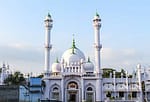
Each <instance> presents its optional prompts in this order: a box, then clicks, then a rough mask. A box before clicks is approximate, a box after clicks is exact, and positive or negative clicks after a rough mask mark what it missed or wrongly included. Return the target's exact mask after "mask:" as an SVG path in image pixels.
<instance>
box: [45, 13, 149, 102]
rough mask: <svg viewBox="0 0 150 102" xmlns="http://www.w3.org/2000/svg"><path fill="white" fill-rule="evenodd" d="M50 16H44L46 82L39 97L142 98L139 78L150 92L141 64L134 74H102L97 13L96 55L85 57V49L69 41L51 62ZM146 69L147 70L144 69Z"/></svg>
mask: <svg viewBox="0 0 150 102" xmlns="http://www.w3.org/2000/svg"><path fill="white" fill-rule="evenodd" d="M52 27H53V20H52V18H51V15H50V14H48V16H46V18H45V29H46V36H45V75H44V78H43V81H44V82H45V85H44V88H43V96H42V99H43V100H44V99H48V100H58V101H61V102H104V101H106V100H107V102H109V100H114V99H115V100H118V101H117V102H127V100H133V101H132V102H135V101H136V102H143V92H142V80H143V81H145V82H146V85H147V86H145V90H147V93H146V96H150V93H149V91H150V77H149V76H150V75H149V74H146V72H145V74H142V72H141V65H140V64H139V65H137V70H136V71H135V72H134V73H133V77H132V78H129V77H128V73H126V77H123V75H121V77H120V78H116V77H115V76H116V72H115V71H113V73H111V74H110V77H109V78H103V77H102V74H103V71H102V69H101V61H100V56H101V53H100V51H101V48H102V45H101V42H100V28H101V19H100V16H99V14H98V13H96V15H95V16H94V18H93V27H94V36H95V37H94V38H95V40H94V48H93V50H94V51H95V58H94V62H91V60H90V58H88V59H86V57H85V56H84V53H83V52H82V51H81V50H80V49H79V48H78V47H77V46H76V45H75V40H74V39H73V41H72V47H71V48H69V49H68V50H66V51H65V52H64V53H63V54H62V57H61V59H57V60H56V62H54V63H53V64H52V66H50V51H51V48H52V45H51V39H50V38H51V37H50V36H51V29H52ZM147 73H149V72H147Z"/></svg>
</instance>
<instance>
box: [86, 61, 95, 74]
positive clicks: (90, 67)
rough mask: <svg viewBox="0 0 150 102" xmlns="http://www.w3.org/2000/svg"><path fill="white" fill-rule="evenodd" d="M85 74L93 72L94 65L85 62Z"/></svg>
mask: <svg viewBox="0 0 150 102" xmlns="http://www.w3.org/2000/svg"><path fill="white" fill-rule="evenodd" d="M84 70H85V72H93V71H94V64H93V63H92V62H87V63H85V64H84Z"/></svg>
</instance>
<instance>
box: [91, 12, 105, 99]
mask: <svg viewBox="0 0 150 102" xmlns="http://www.w3.org/2000/svg"><path fill="white" fill-rule="evenodd" d="M93 26H94V34H95V42H94V48H95V71H96V74H97V80H96V102H102V100H103V99H102V72H101V65H100V64H101V62H100V50H101V48H102V45H101V44H100V27H101V19H100V17H99V14H98V13H96V15H95V17H94V19H93Z"/></svg>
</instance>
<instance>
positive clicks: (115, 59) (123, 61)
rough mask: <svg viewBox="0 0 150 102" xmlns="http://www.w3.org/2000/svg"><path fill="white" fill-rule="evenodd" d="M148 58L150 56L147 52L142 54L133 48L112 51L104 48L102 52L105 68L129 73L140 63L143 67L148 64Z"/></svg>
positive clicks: (102, 62) (102, 63) (102, 61)
mask: <svg viewBox="0 0 150 102" xmlns="http://www.w3.org/2000/svg"><path fill="white" fill-rule="evenodd" d="M147 56H149V57H150V55H149V54H148V53H147V52H140V51H138V50H136V49H133V48H128V49H112V48H103V49H102V51H101V65H102V67H103V68H104V67H105V68H107V67H110V68H116V69H117V70H118V69H121V68H124V69H126V70H128V71H130V72H131V71H132V70H133V69H135V68H136V65H137V64H138V63H141V64H142V65H145V64H148V62H147V60H148V58H147Z"/></svg>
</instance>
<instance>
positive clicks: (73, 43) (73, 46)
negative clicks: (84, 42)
mask: <svg viewBox="0 0 150 102" xmlns="http://www.w3.org/2000/svg"><path fill="white" fill-rule="evenodd" d="M75 48H76V45H75V39H74V34H73V41H72V54H75V52H74V49H75Z"/></svg>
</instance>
